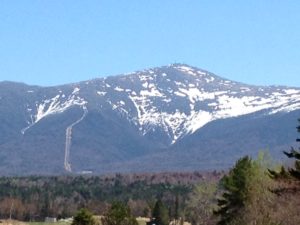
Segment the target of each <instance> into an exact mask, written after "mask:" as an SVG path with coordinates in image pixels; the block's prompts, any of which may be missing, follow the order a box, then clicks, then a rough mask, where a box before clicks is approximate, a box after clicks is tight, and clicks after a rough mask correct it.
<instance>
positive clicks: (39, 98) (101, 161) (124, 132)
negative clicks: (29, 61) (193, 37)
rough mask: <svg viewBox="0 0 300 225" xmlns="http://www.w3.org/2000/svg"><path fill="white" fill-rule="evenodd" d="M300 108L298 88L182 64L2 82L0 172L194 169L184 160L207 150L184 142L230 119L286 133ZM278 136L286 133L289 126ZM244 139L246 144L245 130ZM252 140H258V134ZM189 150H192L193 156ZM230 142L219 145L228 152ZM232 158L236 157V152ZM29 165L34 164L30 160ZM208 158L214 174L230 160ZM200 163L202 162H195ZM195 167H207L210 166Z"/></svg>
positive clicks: (275, 136)
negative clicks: (36, 82) (80, 78)
mask: <svg viewBox="0 0 300 225" xmlns="http://www.w3.org/2000/svg"><path fill="white" fill-rule="evenodd" d="M298 110H300V88H295V87H293V88H292V87H283V86H269V87H265V86H253V85H246V84H243V83H238V82H235V81H230V80H227V79H224V78H221V77H219V76H216V75H214V74H212V73H210V72H207V71H204V70H201V69H198V68H195V67H191V66H188V65H185V64H172V65H169V66H164V67H159V68H152V69H147V70H143V71H138V72H134V73H130V74H126V75H119V76H112V77H107V78H99V79H94V80H89V81H84V82H80V83H74V84H68V85H63V86H56V87H38V86H28V85H25V84H19V83H12V82H2V83H0V112H1V114H0V120H1V121H2V123H1V124H2V125H0V130H1V132H2V133H3V135H2V137H0V149H1V152H0V157H1V156H2V157H1V161H2V162H1V164H2V165H5V167H4V166H3V167H0V169H2V171H4V172H3V173H17V174H18V173H39V172H41V173H60V172H62V171H68V172H78V171H86V172H87V171H93V172H112V171H122V170H126V171H130V170H134V171H136V170H139V167H140V165H141V161H142V162H144V165H143V166H142V168H140V169H141V170H143V169H145V170H174V169H177V167H178V169H197V168H196V166H192V165H194V164H195V163H196V162H191V161H190V163H189V162H188V161H189V160H190V159H193V160H195V158H197V157H194V156H197V155H198V156H199V155H201V154H203V153H204V152H206V151H208V149H211V146H210V147H209V148H208V147H205V146H206V145H207V144H205V143H206V142H207V140H205V139H204V140H203V141H202V142H201V143H198V142H197V141H189V143H188V144H187V143H185V142H186V141H187V140H193V138H192V137H197V135H198V136H199V134H198V133H199V132H200V133H201V130H202V131H203V130H205V129H208V128H207V127H210V126H212V125H211V124H218V123H219V124H220V126H219V127H216V128H215V129H227V131H228V128H227V127H226V126H228V124H227V125H224V121H230V122H229V123H233V124H234V125H233V126H235V129H236V130H239V129H238V128H237V127H243V126H245V124H247V123H249V122H250V123H252V124H251V125H253V124H257V127H256V126H255V127H254V128H253V129H255V130H256V131H259V130H260V129H263V128H264V127H263V126H262V124H264V121H268V120H270V118H274V120H273V121H271V122H269V123H267V124H266V125H265V126H268V127H269V124H273V123H278V122H279V121H278V118H282V117H284V118H285V119H286V118H288V120H289V123H287V124H284V125H282V127H283V128H285V127H286V126H288V128H289V127H290V126H292V127H294V126H295V125H296V124H295V123H296V118H297V116H299V113H298V112H299V111H298ZM297 113H298V115H297ZM241 118H248V119H246V121H244V122H242V123H241V122H239V123H241V124H239V123H236V124H235V121H236V122H237V121H243V119H241ZM257 121H260V122H259V123H257ZM222 123H223V125H222V126H223V127H222V126H221V124H222ZM225 124H226V122H225ZM224 126H225V127H224ZM248 126H249V124H248ZM264 130H266V129H264ZM279 130H281V129H279ZM209 132H210V133H214V132H215V131H214V130H212V131H209ZM271 132H274V134H273V136H272V135H270V139H268V140H265V142H266V143H267V142H268V141H270V140H271V141H273V140H275V139H276V140H277V139H278V137H277V136H281V137H282V133H280V132H279V133H278V131H271ZM276 132H277V133H276ZM284 133H286V134H289V135H290V134H291V133H294V130H292V129H291V130H285V131H284ZM200 136H201V135H200ZM202 136H203V134H202ZM243 136H244V139H246V138H249V136H248V133H244V134H243ZM258 136H259V135H258ZM260 136H261V135H260ZM284 137H286V136H284ZM240 138H241V137H239V140H237V141H234V137H230V138H229V137H224V138H223V140H229V139H230V141H229V142H235V143H241V146H240V147H241V148H245V147H244V146H243V145H242V143H243V141H242V140H241V139H240ZM200 139H201V140H202V138H201V137H200V138H196V140H200ZM212 139H213V137H210V140H212ZM251 139H253V140H254V139H257V138H256V137H255V135H254V136H252V137H251ZM294 139H295V138H294ZM294 139H292V137H291V136H289V137H287V139H286V140H282V141H281V142H280V143H277V142H278V140H277V141H275V142H274V143H272V144H268V145H262V142H263V141H264V140H256V142H257V143H256V144H254V145H255V146H256V147H257V148H262V147H264V148H271V147H272V148H275V149H277V148H278V147H279V146H285V145H287V144H290V143H291V142H292V141H293V140H294ZM219 140H220V138H218V139H216V140H215V141H214V142H210V145H215V146H216V149H215V150H217V148H218V147H220V146H218V144H217V143H218V141H219ZM192 143H198V144H199V145H200V146H201V148H202V149H200V148H199V151H196V150H195V146H191V144H192ZM223 144H224V143H223ZM186 146H190V150H191V149H194V150H195V151H196V152H195V151H194V150H193V153H189V150H186V149H185V148H186ZM233 146H234V144H232V143H231V144H230V143H226V141H225V151H226V152H227V153H230V152H231V149H232V148H235V147H233ZM226 149H227V150H226ZM215 150H213V151H215ZM258 150H259V149H253V151H251V152H250V153H253V152H257V151H258ZM209 151H212V150H209ZM223 151H224V149H222V152H223ZM183 152H185V153H186V154H185V155H184V156H182V154H183ZM246 153H247V152H246ZM189 154H190V156H189ZM231 154H232V159H235V158H236V157H237V155H238V154H236V153H231ZM167 158H169V159H170V160H171V159H172V161H171V162H168V163H165V165H166V166H164V165H161V163H159V165H156V164H158V162H159V161H160V160H166V159H167ZM183 158H186V159H185V161H186V162H183V161H182V160H183ZM187 158H189V159H187ZM229 158H230V157H229ZM50 159H51V160H50ZM155 159H156V160H155ZM153 160H154V162H155V163H153ZM193 160H192V161H193ZM32 161H34V162H35V163H36V165H35V166H32V165H31V164H27V163H28V162H32ZM213 161H216V162H217V165H219V166H216V167H217V168H222V167H223V168H225V167H226V166H227V165H230V163H231V161H230V159H229V160H227V161H226V162H223V163H222V158H220V159H218V158H215V159H213ZM198 162H199V164H201V157H200V158H199V159H198ZM207 162H209V161H207V160H206V164H207ZM178 163H179V165H180V166H178ZM193 163H194V164H193ZM206 164H205V165H206ZM151 167H154V168H152V169H151ZM200 167H201V169H212V168H214V165H213V164H211V165H210V164H209V165H207V166H200ZM7 168H9V169H7Z"/></svg>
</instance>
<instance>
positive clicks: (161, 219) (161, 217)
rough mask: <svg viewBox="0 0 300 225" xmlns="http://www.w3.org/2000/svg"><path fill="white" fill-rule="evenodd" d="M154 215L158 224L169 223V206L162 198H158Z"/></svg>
mask: <svg viewBox="0 0 300 225" xmlns="http://www.w3.org/2000/svg"><path fill="white" fill-rule="evenodd" d="M152 217H153V218H154V220H155V223H156V224H157V225H168V224H169V215H168V209H167V207H166V206H165V205H164V204H163V203H162V201H161V200H157V201H156V203H155V206H154V209H153V212H152Z"/></svg>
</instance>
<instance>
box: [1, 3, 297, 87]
mask: <svg viewBox="0 0 300 225" xmlns="http://www.w3.org/2000/svg"><path fill="white" fill-rule="evenodd" d="M299 12H300V1H298V0H224V1H223V0H222V1H221V0H218V1H216V0H207V1H202V0H106V1H104V0H103V1H102V0H97V1H92V0H86V1H82V0H80V1H79V0H51V1H47V0H14V1H11V0H1V1H0V81H1V80H11V81H21V82H25V83H28V84H37V85H43V86H49V85H57V84H64V83H71V82H77V81H82V80H88V79H91V78H95V77H101V76H108V75H116V74H120V73H125V72H131V71H135V70H139V69H144V68H149V67H156V66H162V65H167V64H170V63H174V62H180V63H186V64H190V65H192V66H196V67H199V68H202V69H206V70H209V71H211V72H213V73H215V74H217V75H220V76H223V77H226V78H228V79H231V80H235V81H241V82H245V83H249V84H257V85H269V84H275V85H279V84H282V85H290V86H298V87H300V13H299Z"/></svg>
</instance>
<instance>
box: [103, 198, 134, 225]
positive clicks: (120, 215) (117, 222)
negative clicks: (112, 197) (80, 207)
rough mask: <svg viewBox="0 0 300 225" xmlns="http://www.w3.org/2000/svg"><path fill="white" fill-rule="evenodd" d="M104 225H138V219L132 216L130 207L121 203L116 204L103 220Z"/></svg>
mask: <svg viewBox="0 0 300 225" xmlns="http://www.w3.org/2000/svg"><path fill="white" fill-rule="evenodd" d="M102 224H103V225H138V222H137V221H136V219H135V218H134V217H133V216H132V215H131V212H130V209H129V207H128V206H126V205H124V204H123V203H121V202H114V203H113V204H112V206H111V207H110V209H109V211H108V212H107V214H106V215H105V217H104V218H103V219H102Z"/></svg>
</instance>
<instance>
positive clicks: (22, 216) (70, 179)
mask: <svg viewBox="0 0 300 225" xmlns="http://www.w3.org/2000/svg"><path fill="white" fill-rule="evenodd" d="M222 174H223V173H218V172H211V173H208V172H207V173H204V172H202V173H201V172H193V173H157V174H124V175H122V174H114V175H109V176H48V177H45V176H29V177H1V178H0V217H1V218H8V217H10V214H11V216H12V217H13V218H15V219H19V220H25V221H28V220H43V219H44V218H45V217H46V216H51V217H58V218H66V217H71V216H73V215H74V214H75V212H76V211H77V210H78V209H80V208H83V207H84V208H88V209H89V210H91V211H92V212H93V213H95V214H98V215H99V214H103V213H104V212H105V211H106V209H107V208H108V207H109V206H110V204H111V203H112V202H114V201H121V202H124V203H126V204H127V205H129V207H130V208H131V211H132V213H133V214H134V215H135V216H150V213H151V209H152V208H153V205H154V204H155V201H156V199H162V200H163V201H164V203H165V204H167V205H168V206H169V211H170V213H172V210H174V201H175V198H176V196H179V198H180V202H181V203H180V204H181V207H184V205H185V202H186V199H187V198H188V195H189V194H190V193H191V191H192V190H193V187H194V185H196V184H198V183H200V182H207V181H211V180H214V181H216V180H219V179H220V177H221V176H222Z"/></svg>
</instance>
